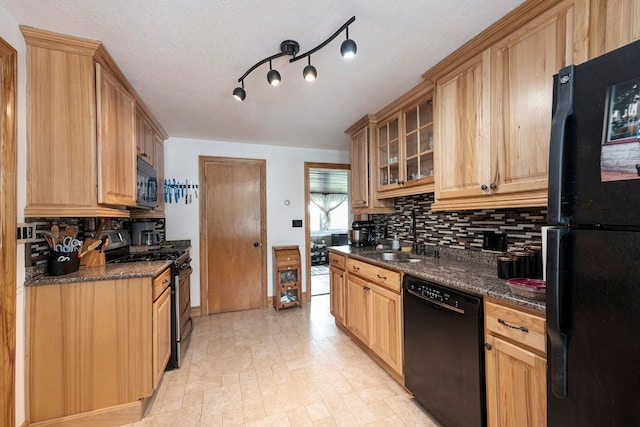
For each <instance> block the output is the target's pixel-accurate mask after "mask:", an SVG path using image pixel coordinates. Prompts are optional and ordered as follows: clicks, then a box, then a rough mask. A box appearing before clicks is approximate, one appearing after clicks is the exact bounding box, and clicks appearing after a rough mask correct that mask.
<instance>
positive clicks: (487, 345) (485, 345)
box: [484, 342, 493, 350]
mask: <svg viewBox="0 0 640 427" xmlns="http://www.w3.org/2000/svg"><path fill="white" fill-rule="evenodd" d="M484 348H486V349H487V350H491V349H492V348H493V346H492V345H491V344H489V343H488V342H486V343H484Z"/></svg>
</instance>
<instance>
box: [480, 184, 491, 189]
mask: <svg viewBox="0 0 640 427" xmlns="http://www.w3.org/2000/svg"><path fill="white" fill-rule="evenodd" d="M487 188H489V187H487V184H482V185H481V186H480V189H481V190H482V191H485V190H486V189H487Z"/></svg>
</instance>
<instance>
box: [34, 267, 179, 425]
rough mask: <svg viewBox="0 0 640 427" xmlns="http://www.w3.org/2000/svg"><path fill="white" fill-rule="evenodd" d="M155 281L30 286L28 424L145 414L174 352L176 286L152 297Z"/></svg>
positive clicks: (108, 421) (110, 420)
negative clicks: (171, 334) (172, 315)
mask: <svg viewBox="0 0 640 427" xmlns="http://www.w3.org/2000/svg"><path fill="white" fill-rule="evenodd" d="M165 273H166V271H165ZM165 276H166V274H161V275H160V276H158V278H159V279H160V280H162V279H163V278H164V277H165ZM156 280H157V279H156ZM153 284H154V281H153V280H152V279H151V278H149V277H146V278H145V277H143V278H130V279H118V280H100V281H93V282H76V283H63V284H46V285H34V286H28V287H26V301H27V302H26V304H27V305H26V317H27V320H26V325H27V330H26V343H27V344H26V371H27V374H26V377H27V408H28V409H27V421H28V423H29V424H34V423H42V424H38V425H60V426H64V425H99V426H100V425H101V426H108V425H112V426H115V425H122V424H129V423H133V422H136V421H139V420H140V419H141V418H142V415H143V414H144V409H145V407H146V403H148V399H149V398H150V397H151V396H152V394H153V390H154V388H155V387H156V386H157V384H158V382H159V380H160V378H161V376H162V372H163V371H164V368H165V366H166V363H167V360H168V355H169V354H170V352H171V348H170V332H171V331H170V329H171V311H170V307H171V304H170V301H171V298H170V295H171V289H170V288H169V287H166V285H165V288H164V289H160V291H161V293H160V296H159V297H158V298H157V299H156V302H155V303H154V301H153V291H154V287H153ZM74 423H75V424H74Z"/></svg>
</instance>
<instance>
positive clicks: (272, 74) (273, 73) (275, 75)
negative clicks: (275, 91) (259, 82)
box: [267, 61, 280, 86]
mask: <svg viewBox="0 0 640 427" xmlns="http://www.w3.org/2000/svg"><path fill="white" fill-rule="evenodd" d="M267 81H268V82H269V84H270V85H271V86H278V85H279V84H280V73H279V72H278V71H277V70H274V69H273V68H271V61H269V72H268V73H267Z"/></svg>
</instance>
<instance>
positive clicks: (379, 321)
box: [345, 259, 404, 380]
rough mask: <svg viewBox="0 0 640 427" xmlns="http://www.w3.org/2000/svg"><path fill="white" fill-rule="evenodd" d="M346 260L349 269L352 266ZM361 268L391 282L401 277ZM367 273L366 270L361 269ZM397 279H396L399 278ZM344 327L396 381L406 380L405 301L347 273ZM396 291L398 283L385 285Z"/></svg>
mask: <svg viewBox="0 0 640 427" xmlns="http://www.w3.org/2000/svg"><path fill="white" fill-rule="evenodd" d="M352 261H353V260H351V259H347V265H353V263H352ZM358 263H359V264H358V265H360V267H365V266H369V267H372V268H374V269H376V271H378V273H380V275H381V276H384V277H387V278H392V277H397V281H398V283H399V281H400V276H399V274H398V273H396V272H393V271H390V270H385V269H382V268H380V267H377V266H373V265H370V264H367V263H363V262H360V261H358ZM360 271H363V272H365V271H366V269H364V268H361V270H360ZM396 275H397V276H396ZM345 283H346V285H345V289H346V294H345V312H346V313H345V327H346V330H347V332H349V333H350V334H351V335H352V336H353V337H354V338H356V339H357V340H358V341H360V343H361V344H363V345H364V346H365V348H367V349H368V350H370V351H371V353H372V354H373V355H374V356H376V357H377V359H378V360H379V361H381V362H383V363H382V365H383V367H385V368H387V371H389V372H390V373H391V374H392V375H394V376H395V377H396V379H400V380H401V379H402V376H403V369H404V368H403V363H402V359H403V346H404V344H403V339H402V297H401V295H400V292H399V291H397V292H394V291H392V290H389V289H387V288H386V287H385V286H381V285H378V284H376V283H372V282H371V281H370V280H369V279H366V278H364V277H361V276H359V275H358V274H355V273H353V272H351V271H350V270H348V272H347V275H346V281H345ZM385 285H387V286H389V287H392V288H395V283H385Z"/></svg>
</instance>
